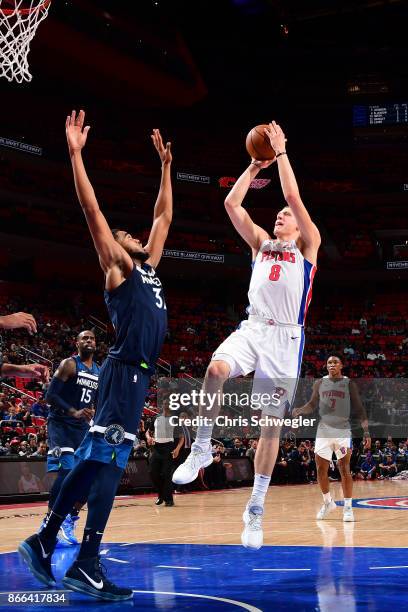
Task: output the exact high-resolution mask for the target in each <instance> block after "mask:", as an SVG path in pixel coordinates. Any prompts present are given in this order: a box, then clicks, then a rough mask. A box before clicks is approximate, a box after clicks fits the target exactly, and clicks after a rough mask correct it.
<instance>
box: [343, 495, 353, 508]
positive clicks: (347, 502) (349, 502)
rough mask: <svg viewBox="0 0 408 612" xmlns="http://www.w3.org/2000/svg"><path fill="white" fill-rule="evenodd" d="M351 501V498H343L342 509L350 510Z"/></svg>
mask: <svg viewBox="0 0 408 612" xmlns="http://www.w3.org/2000/svg"><path fill="white" fill-rule="evenodd" d="M352 501H353V498H352V497H345V498H344V508H351V502H352Z"/></svg>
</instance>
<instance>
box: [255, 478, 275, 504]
mask: <svg viewBox="0 0 408 612" xmlns="http://www.w3.org/2000/svg"><path fill="white" fill-rule="evenodd" d="M270 482H271V477H270V476H265V475H264V474H255V478H254V487H253V489H252V494H251V500H253V501H254V498H256V504H251V505H260V506H262V507H263V505H264V503H265V496H266V494H267V492H268V487H269V483H270Z"/></svg>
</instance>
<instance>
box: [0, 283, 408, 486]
mask: <svg viewBox="0 0 408 612" xmlns="http://www.w3.org/2000/svg"><path fill="white" fill-rule="evenodd" d="M350 299H351V298H350ZM47 301H48V302H49V301H51V300H48V296H44V304H39V305H37V307H36V309H35V310H33V309H29V308H27V306H25V305H24V304H22V303H21V301H20V302H19V301H18V300H15V299H14V300H6V299H5V297H2V296H0V303H1V309H2V312H3V313H4V314H7V312H15V311H18V310H31V311H32V312H33V314H35V317H36V320H37V323H38V333H37V334H36V335H35V336H32V337H30V338H28V337H27V332H25V331H21V330H15V331H13V332H12V333H11V332H4V333H3V334H2V335H3V356H4V359H5V360H7V362H10V363H24V362H26V360H27V358H28V357H30V356H31V355H30V354H27V350H26V349H27V348H29V350H30V351H32V353H33V354H35V355H36V359H42V360H43V363H47V364H49V365H50V368H52V370H53V371H54V370H55V368H56V367H57V365H58V363H59V362H60V361H61V359H63V358H65V357H67V356H68V355H70V354H73V350H74V342H75V337H76V335H77V334H78V332H79V331H81V330H83V329H86V328H89V327H92V321H91V319H89V318H88V319H87V318H83V317H82V318H81V316H80V314H81V313H83V312H84V308H83V306H84V299H82V298H81V296H80V295H79V296H77V297H76V298H75V300H74V301H73V302H71V303H70V304H69V306H67V305H66V304H60V306H58V302H56V301H55V300H54V299H52V303H53V305H54V306H53V312H52V313H50V312H49V310H48V308H47V305H46V302H47ZM387 305H388V310H387V314H384V312H385V309H384V307H383V306H384V305H383V297H382V296H379V297H378V303H376V302H375V300H372V301H371V302H370V303H369V302H367V303H366V304H365V307H364V312H362V311H361V310H357V308H356V307H355V305H354V304H353V303H352V302H351V301H349V303H346V302H345V300H343V302H339V301H338V300H337V301H336V300H335V299H334V298H333V299H332V300H330V299H328V300H326V301H325V304H324V305H321V304H319V303H317V304H316V307H315V308H314V309H313V310H312V312H311V314H310V317H309V318H308V324H307V330H306V332H307V344H306V349H305V353H304V358H303V365H302V376H303V377H304V378H305V379H310V380H311V379H313V378H315V377H320V376H322V375H324V374H325V373H326V372H325V368H324V366H325V361H326V358H327V355H328V352H329V351H336V352H342V353H343V355H344V360H345V364H346V366H347V368H346V371H345V373H346V374H347V375H349V376H352V377H361V378H363V379H373V378H375V379H383V380H378V381H376V383H378V384H376V385H375V386H374V387H373V389H372V390H371V391H369V392H367V394H366V396H365V397H364V399H365V401H366V402H367V403H368V406H367V408H369V405H370V402H371V401H373V399H375V401H376V402H377V404H380V405H381V406H383V408H384V410H386V409H388V412H390V411H391V410H393V409H394V408H395V406H394V405H393V404H392V402H390V401H388V400H387V399H386V397H385V391H384V384H383V383H384V381H386V380H387V379H388V380H389V379H390V378H393V379H394V380H393V381H392V382H393V383H397V382H398V381H397V380H396V379H402V378H403V377H404V375H405V373H406V368H407V363H408V317H407V312H406V307H405V304H404V303H403V302H402V301H401V299H400V298H399V297H398V296H392V295H389V294H388V295H387ZM169 308H170V309H171V316H170V327H169V331H168V334H167V339H166V343H165V345H164V348H163V352H162V357H163V359H164V360H165V362H166V363H167V365H166V368H167V369H166V368H164V369H162V368H159V370H158V375H157V376H155V377H153V379H152V385H151V388H150V391H149V396H148V398H147V400H146V407H145V412H144V416H143V420H142V424H141V428H140V431H139V432H138V440H137V444H136V445H135V448H134V451H133V454H134V456H135V457H149V454H150V450H151V449H150V448H149V445H148V443H147V440H146V437H145V435H144V431H145V430H146V428H149V427H150V424H149V421H150V420H151V418H152V415H154V414H155V413H156V412H157V387H158V378H160V376H162V375H166V376H167V375H169V374H170V373H171V376H172V377H173V378H174V379H180V378H184V377H186V376H187V377H194V378H200V377H203V376H204V374H205V369H206V366H207V364H208V361H209V359H210V356H211V353H212V351H213V350H214V347H216V346H217V344H218V343H219V342H220V341H221V340H222V339H223V338H225V337H226V336H227V335H228V334H229V333H230V332H231V331H233V329H234V328H235V327H236V326H237V323H238V322H239V320H240V319H241V318H242V317H243V316H244V314H243V312H244V308H243V306H238V307H236V308H235V309H233V308H232V307H229V308H225V305H223V304H220V303H219V304H217V303H210V302H203V300H202V299H201V300H200V299H198V298H195V297H194V296H191V295H190V296H188V297H185V298H182V297H180V296H177V295H174V296H170V299H169ZM99 316H100V317H101V318H102V317H103V315H101V314H99ZM96 333H97V338H98V342H97V353H96V355H95V359H96V361H97V362H99V363H101V362H102V361H103V359H104V358H105V355H106V352H107V349H108V346H109V342H110V337H109V328H108V327H107V328H106V330H105V329H104V326H103V324H102V326H101V327H99V328H97V329H96ZM169 367H171V372H170V371H169V369H168V368H169ZM3 382H5V383H6V385H9V386H4V385H3V386H2V387H1V392H0V429H1V440H0V442H1V443H0V456H6V457H8V456H15V457H26V458H28V457H45V456H46V453H47V446H46V440H47V433H46V418H47V416H48V406H47V404H46V401H45V399H44V396H45V393H46V387H45V386H44V385H43V384H41V383H39V382H36V381H33V380H30V381H24V380H18V379H15V380H14V379H10V380H4V381H3ZM402 383H403V381H402V380H401V388H398V398H394V400H396V399H398V404H399V407H402V408H404V407H405V408H406V411H407V415H408V398H407V397H405V396H406V393H407V389H406V388H405V387H404V386H403V385H402ZM381 385H383V386H381ZM16 386H17V389H14V388H13V387H16ZM305 393H306V392H305ZM404 394H405V395H404ZM303 399H305V401H306V400H307V398H306V397H305V398H303ZM368 412H370V411H369V410H368ZM387 444H388V442H381V441H378V442H376V445H375V447H374V446H373V448H372V450H371V452H368V453H363V452H362V450H361V449H360V448H359V447H358V445H357V446H355V447H354V449H353V457H352V471H353V473H354V475H355V476H356V477H358V478H364V479H373V478H387V477H390V476H393V475H395V474H397V473H399V472H401V471H404V470H405V469H408V464H407V460H408V454H407V443H406V441H401V442H397V443H396V444H395V445H393V446H392V447H390V446H389V444H388V446H387ZM256 445H257V440H254V439H250V438H243V439H240V438H228V435H227V434H226V435H225V437H224V438H223V444H219V445H217V446H216V447H214V457H215V461H214V463H213V465H212V466H210V468H207V470H206V474H205V479H204V482H207V483H208V485H207V486H209V487H211V488H219V487H220V486H224V485H225V482H226V474H227V471H228V458H229V457H234V456H235V457H243V456H247V457H248V458H249V459H250V460H251V461H253V460H254V456H255V453H256ZM332 477H333V478H336V477H338V474H336V470H335V468H334V470H333V473H332ZM273 479H274V481H275V482H279V483H287V482H314V481H315V479H316V466H315V462H314V450H313V442H312V441H310V440H305V441H302V442H300V443H298V444H294V443H293V442H290V441H287V440H284V441H283V442H282V443H281V446H280V451H279V457H278V461H277V465H276V469H275V472H274V477H273Z"/></svg>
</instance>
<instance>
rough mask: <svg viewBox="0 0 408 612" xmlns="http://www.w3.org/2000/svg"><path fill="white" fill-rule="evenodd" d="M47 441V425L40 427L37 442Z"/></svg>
mask: <svg viewBox="0 0 408 612" xmlns="http://www.w3.org/2000/svg"><path fill="white" fill-rule="evenodd" d="M46 441H47V428H46V427H45V426H43V427H40V428H39V429H38V433H37V442H38V443H40V442H46Z"/></svg>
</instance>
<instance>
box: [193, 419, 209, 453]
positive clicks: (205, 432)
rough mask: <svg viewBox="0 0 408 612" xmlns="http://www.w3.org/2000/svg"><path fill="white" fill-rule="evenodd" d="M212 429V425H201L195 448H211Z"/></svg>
mask: <svg viewBox="0 0 408 612" xmlns="http://www.w3.org/2000/svg"><path fill="white" fill-rule="evenodd" d="M212 430H213V426H212V425H199V426H198V427H197V435H196V439H195V442H194V444H193V448H194V447H197V446H198V447H199V448H200V449H201V450H203V451H207V450H210V448H211V434H212Z"/></svg>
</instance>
